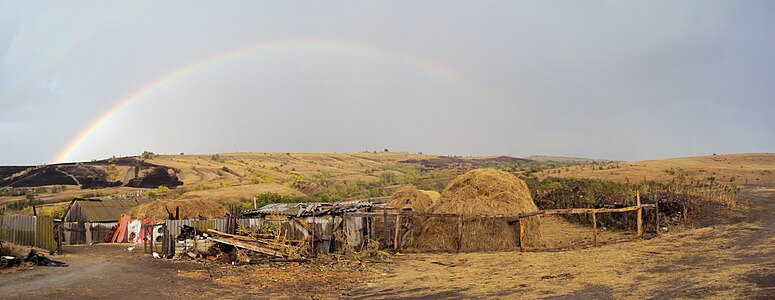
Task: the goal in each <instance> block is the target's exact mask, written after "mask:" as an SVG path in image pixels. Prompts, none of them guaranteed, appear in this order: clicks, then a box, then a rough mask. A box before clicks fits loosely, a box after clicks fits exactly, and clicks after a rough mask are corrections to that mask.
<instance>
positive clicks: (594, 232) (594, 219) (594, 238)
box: [592, 210, 597, 246]
mask: <svg viewBox="0 0 775 300" xmlns="http://www.w3.org/2000/svg"><path fill="white" fill-rule="evenodd" d="M592 243H593V245H595V246H597V215H596V214H595V211H594V210H593V211H592Z"/></svg>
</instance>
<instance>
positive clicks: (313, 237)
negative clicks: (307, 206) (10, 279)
mask: <svg viewBox="0 0 775 300" xmlns="http://www.w3.org/2000/svg"><path fill="white" fill-rule="evenodd" d="M316 210H317V207H315V204H313V205H312V239H311V241H310V246H309V251H310V253H312V257H317V252H315V211H316ZM345 214H346V212H343V213H342V216H344V215H345Z"/></svg>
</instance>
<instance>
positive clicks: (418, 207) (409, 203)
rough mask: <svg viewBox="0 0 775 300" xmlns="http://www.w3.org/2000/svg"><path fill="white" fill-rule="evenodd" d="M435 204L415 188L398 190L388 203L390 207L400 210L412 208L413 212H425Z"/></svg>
mask: <svg viewBox="0 0 775 300" xmlns="http://www.w3.org/2000/svg"><path fill="white" fill-rule="evenodd" d="M431 204H433V199H431V197H429V196H428V195H427V194H425V193H423V191H420V190H418V189H417V188H415V187H414V186H406V187H402V188H400V189H398V190H397V191H396V192H395V193H393V196H391V197H390V200H389V201H388V203H387V206H388V207H391V208H395V209H398V210H404V209H409V208H411V210H412V211H420V212H425V211H428V208H429V207H430V206H431Z"/></svg>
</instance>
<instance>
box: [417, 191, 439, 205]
mask: <svg viewBox="0 0 775 300" xmlns="http://www.w3.org/2000/svg"><path fill="white" fill-rule="evenodd" d="M420 192H422V193H423V194H426V195H428V197H431V201H433V203H436V201H439V199H441V193H439V192H437V191H429V190H420Z"/></svg>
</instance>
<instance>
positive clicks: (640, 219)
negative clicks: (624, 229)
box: [635, 191, 643, 239]
mask: <svg viewBox="0 0 775 300" xmlns="http://www.w3.org/2000/svg"><path fill="white" fill-rule="evenodd" d="M635 201H637V202H636V203H637V207H638V238H639V239H643V207H641V206H640V191H638V194H637V196H636V199H635Z"/></svg>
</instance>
